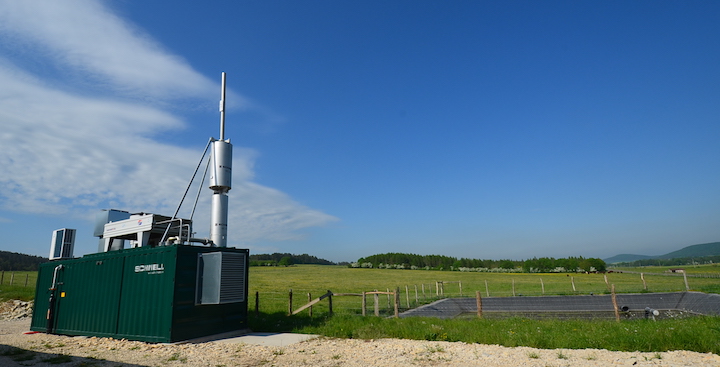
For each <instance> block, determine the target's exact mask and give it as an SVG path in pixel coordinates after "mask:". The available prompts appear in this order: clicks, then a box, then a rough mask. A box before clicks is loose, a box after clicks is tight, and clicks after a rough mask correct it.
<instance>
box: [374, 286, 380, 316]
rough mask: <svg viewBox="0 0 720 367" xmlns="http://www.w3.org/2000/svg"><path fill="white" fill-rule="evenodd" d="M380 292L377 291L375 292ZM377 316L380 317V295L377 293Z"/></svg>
mask: <svg viewBox="0 0 720 367" xmlns="http://www.w3.org/2000/svg"><path fill="white" fill-rule="evenodd" d="M377 291H378V290H377V289H376V290H375V292H377ZM374 296H375V316H380V295H379V294H377V293H375V294H374Z"/></svg>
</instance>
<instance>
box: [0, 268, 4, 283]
mask: <svg viewBox="0 0 720 367" xmlns="http://www.w3.org/2000/svg"><path fill="white" fill-rule="evenodd" d="M3 283H5V270H3V271H2V275H0V284H3Z"/></svg>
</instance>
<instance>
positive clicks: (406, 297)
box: [405, 286, 410, 308]
mask: <svg viewBox="0 0 720 367" xmlns="http://www.w3.org/2000/svg"><path fill="white" fill-rule="evenodd" d="M405 303H406V304H407V308H410V291H409V290H408V286H405Z"/></svg>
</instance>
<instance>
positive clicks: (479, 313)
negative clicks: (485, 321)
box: [475, 291, 482, 319]
mask: <svg viewBox="0 0 720 367" xmlns="http://www.w3.org/2000/svg"><path fill="white" fill-rule="evenodd" d="M475 304H476V305H477V316H478V318H479V319H482V297H480V291H475Z"/></svg>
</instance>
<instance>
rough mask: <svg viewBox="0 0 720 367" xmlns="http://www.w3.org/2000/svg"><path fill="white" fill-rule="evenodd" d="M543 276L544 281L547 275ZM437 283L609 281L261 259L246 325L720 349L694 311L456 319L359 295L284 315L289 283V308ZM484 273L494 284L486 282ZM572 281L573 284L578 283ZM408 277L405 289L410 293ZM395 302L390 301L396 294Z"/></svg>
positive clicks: (671, 284) (706, 283) (667, 282)
mask: <svg viewBox="0 0 720 367" xmlns="http://www.w3.org/2000/svg"><path fill="white" fill-rule="evenodd" d="M607 277H608V283H609V284H615V286H616V290H617V291H618V292H624V293H639V292H646V290H645V289H644V285H643V283H642V280H641V279H640V275H639V274H627V273H611V274H607ZM541 279H542V283H541ZM436 281H445V282H452V281H461V282H462V287H463V296H471V297H474V295H475V291H480V292H481V294H482V296H483V297H485V296H486V295H487V293H486V292H489V293H490V295H491V296H512V292H513V290H512V288H513V282H514V284H515V293H516V295H520V294H522V295H525V296H538V295H542V294H543V292H542V285H544V288H545V292H544V294H545V295H553V294H554V295H558V294H560V295H562V294H565V295H569V294H589V293H595V294H601V293H607V292H608V289H607V288H608V287H607V284H606V283H605V278H604V276H603V274H572V275H569V274H494V273H460V272H442V271H420V270H417V271H413V270H388V269H349V268H344V267H337V266H295V267H289V268H282V267H268V268H263V267H257V268H251V271H250V291H251V297H250V302H249V307H250V313H249V324H250V328H251V329H253V330H255V331H294V332H300V333H312V334H321V335H325V336H329V337H340V338H357V339H377V338H406V339H418V340H445V341H461V342H467V343H484V344H499V345H504V346H509V347H513V346H529V347H536V348H551V349H552V348H568V349H573V348H602V349H609V350H619V351H648V352H661V351H668V350H692V351H697V352H703V353H705V352H712V353H720V344H719V343H717V340H719V339H720V317H695V318H689V319H680V320H678V319H670V320H658V321H657V322H655V321H648V320H631V321H623V322H621V323H617V322H615V321H614V320H611V321H607V320H592V321H586V320H552V319H551V320H529V319H521V318H512V319H504V320H502V319H454V320H441V319H435V318H416V317H412V318H403V319H394V318H385V317H374V316H367V317H362V316H360V315H359V314H360V313H361V311H362V310H361V307H360V305H361V299H360V297H350V296H348V297H333V310H334V315H333V316H332V317H331V316H330V315H329V313H328V304H327V302H326V301H323V302H321V303H319V304H317V305H316V306H314V307H313V316H314V317H312V318H311V317H309V315H308V312H307V311H303V312H302V313H301V314H299V315H295V316H287V312H288V293H289V292H288V291H289V290H290V289H293V301H294V302H293V305H294V306H293V309H297V308H298V307H300V306H301V305H303V304H304V303H306V302H307V293H308V292H310V293H312V297H313V298H315V297H318V296H320V295H321V294H323V293H325V292H326V291H327V290H331V291H333V292H335V293H344V292H362V291H371V290H375V289H378V290H386V289H391V290H393V289H395V288H396V287H397V288H399V289H400V291H401V296H400V300H401V310H402V309H406V308H407V305H406V301H407V299H408V298H410V300H411V302H410V303H411V307H415V306H416V304H415V292H414V289H415V287H414V286H415V285H417V286H418V288H419V289H421V288H420V286H421V285H422V284H424V285H425V289H426V292H425V296H424V297H423V295H422V294H421V293H420V292H419V294H418V298H419V301H420V302H419V303H424V302H430V301H432V300H434V299H437V297H436V294H435V292H436V288H435V282H436ZM486 281H487V284H488V287H487V290H486V288H485V282H486ZM645 281H646V284H647V287H648V290H647V291H649V292H653V291H656V292H669V291H683V290H685V284H684V280H683V278H682V277H681V276H680V277H671V276H664V275H659V274H655V275H653V274H646V275H645ZM573 282H574V283H575V289H576V290H575V291H573V289H572V283H573ZM689 284H690V287H691V290H702V291H706V292H713V290H715V292H717V291H718V290H720V280H719V279H712V278H709V279H708V278H690V279H689ZM406 285H408V290H409V291H410V294H409V296H410V297H407V296H408V294H406V293H405V286H406ZM444 288H445V294H446V296H451V297H457V296H459V295H460V294H459V291H460V290H459V286H458V285H457V284H455V283H447V284H445V287H444ZM255 292H259V294H260V309H259V310H260V313H259V315H257V316H256V315H255V313H254V310H253V308H254V305H255V304H254V299H253V298H252V296H253V295H254V294H255ZM379 298H380V305H381V307H382V308H383V309H384V311H385V313H384V315H390V314H391V311H390V310H391V306H389V305H388V302H387V298H386V297H385V296H384V295H382V296H380V297H379ZM391 303H392V302H391ZM367 313H368V315H371V314H372V297H368V310H367Z"/></svg>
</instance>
